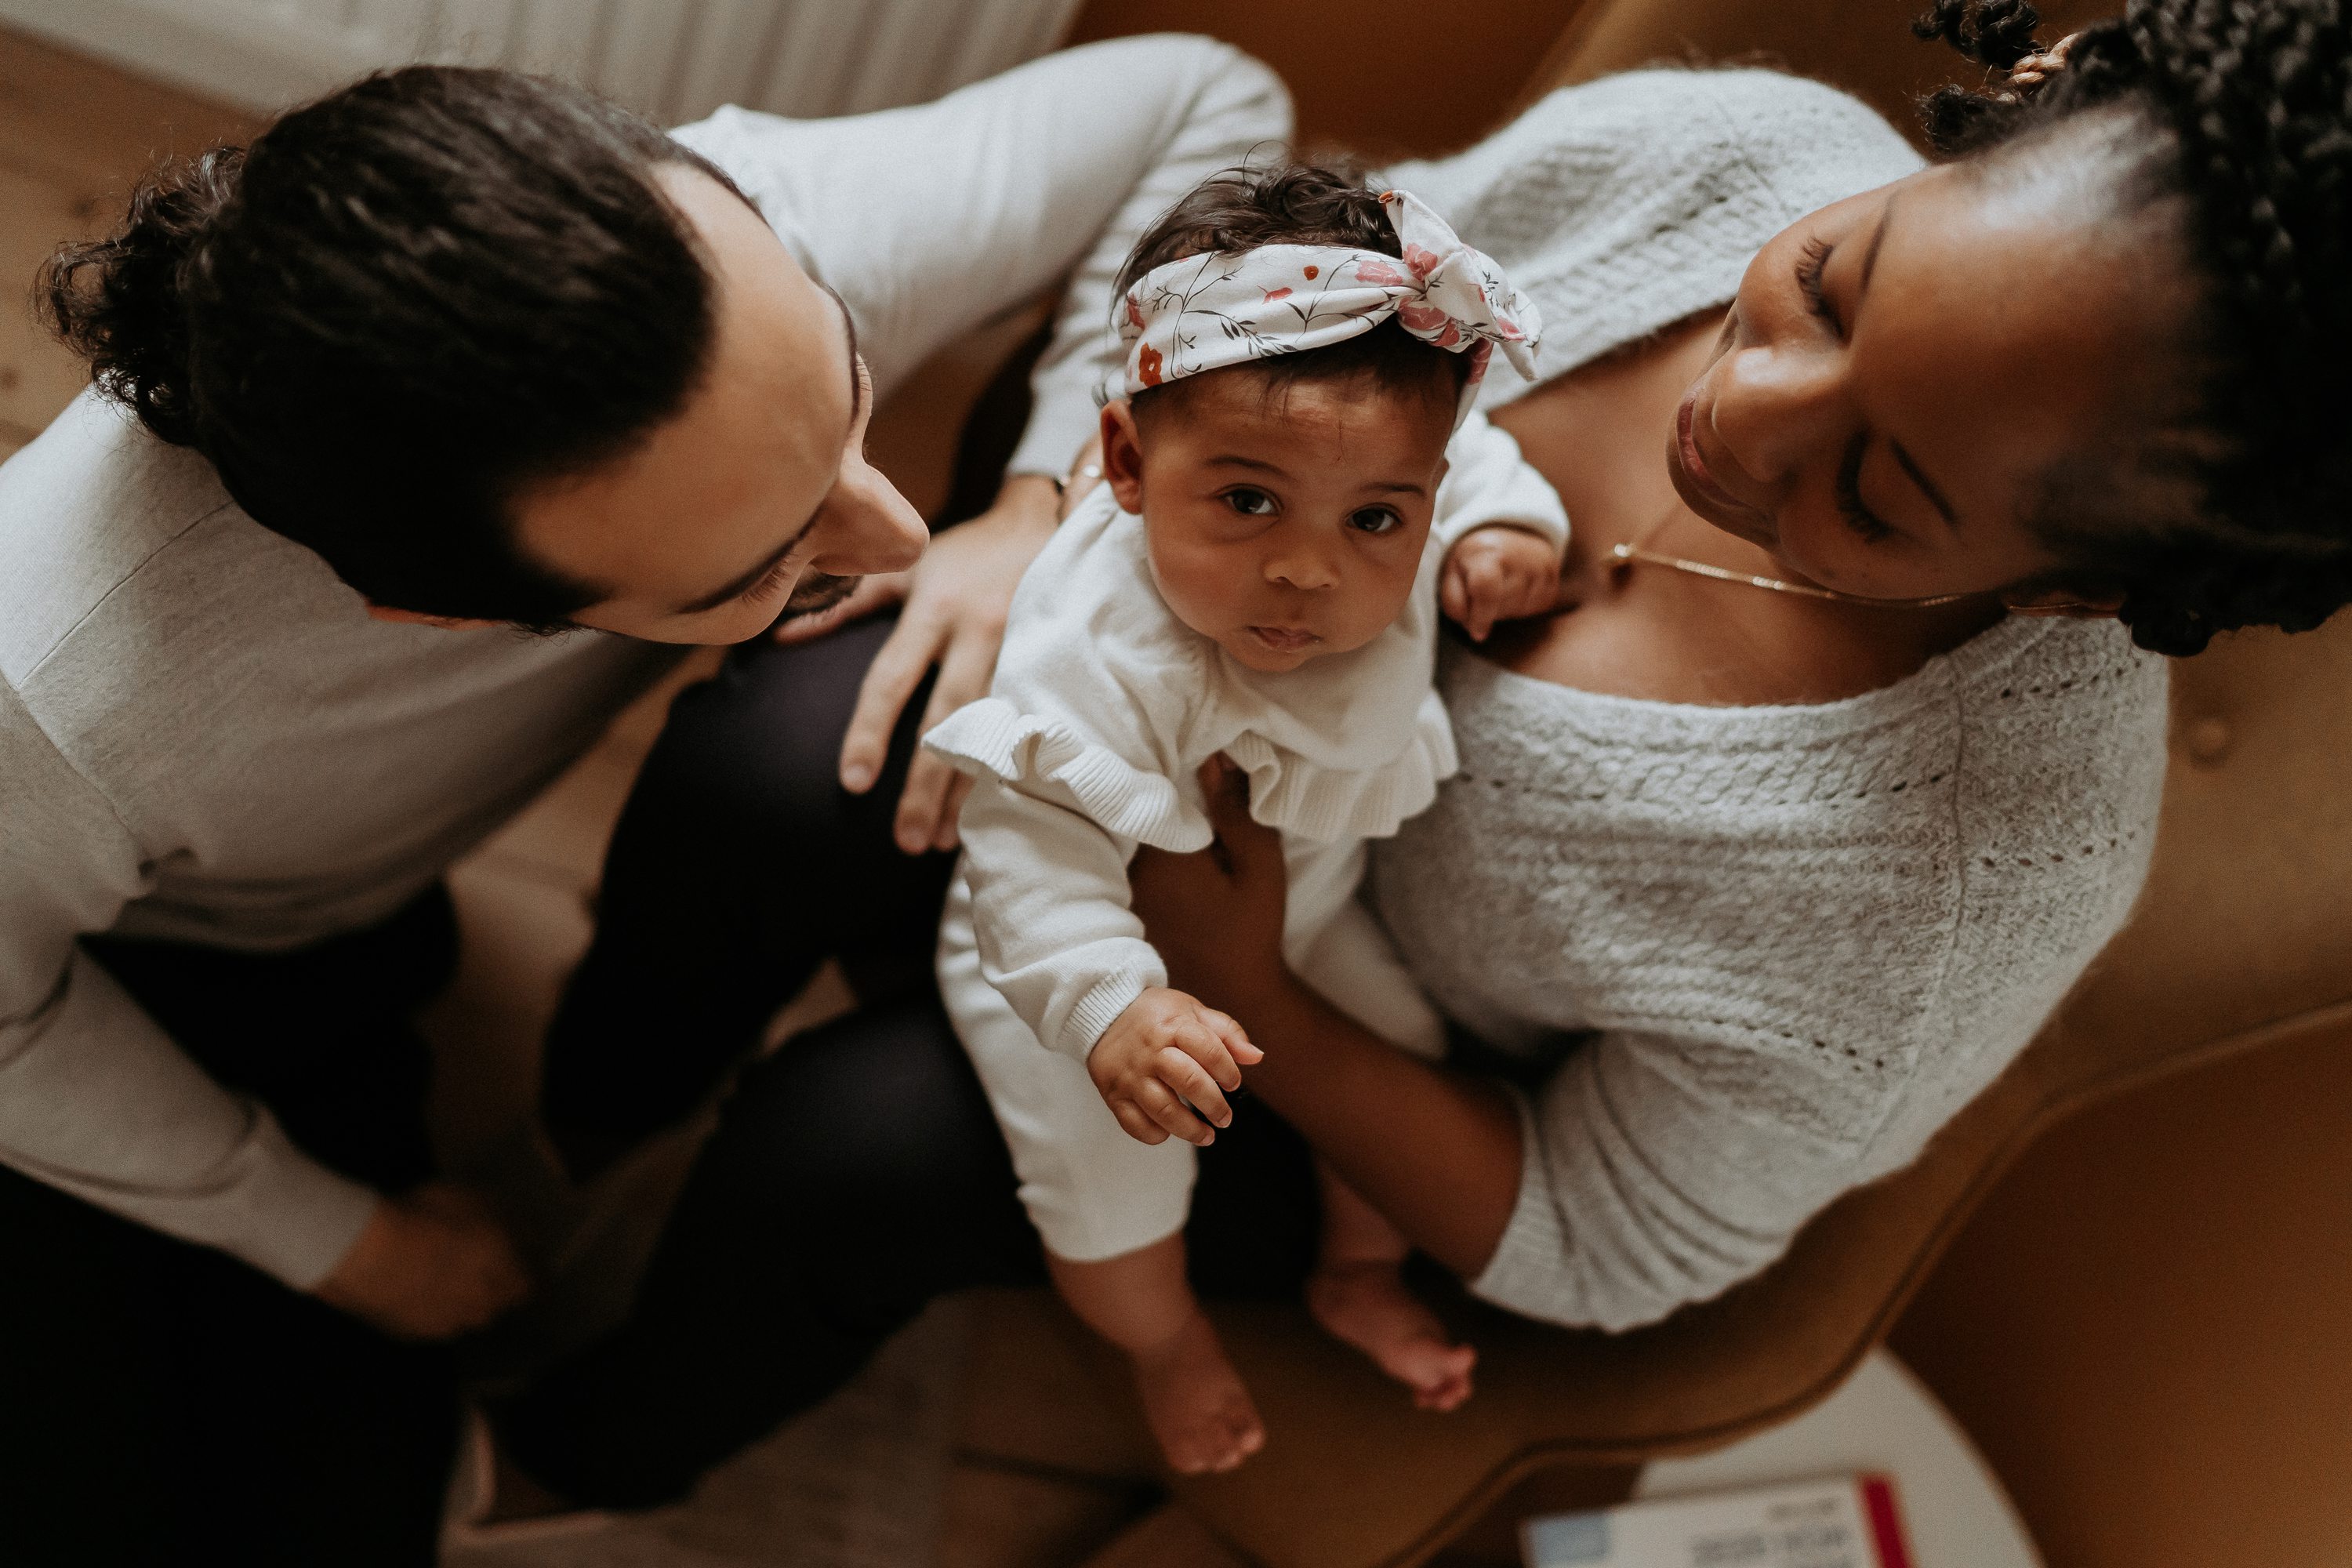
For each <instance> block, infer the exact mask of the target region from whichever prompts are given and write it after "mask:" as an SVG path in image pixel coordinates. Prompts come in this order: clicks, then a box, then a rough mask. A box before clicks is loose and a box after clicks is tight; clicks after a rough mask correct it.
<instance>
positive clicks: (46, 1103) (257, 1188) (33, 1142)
mask: <svg viewBox="0 0 2352 1568" xmlns="http://www.w3.org/2000/svg"><path fill="white" fill-rule="evenodd" d="M141 862H142V856H141V852H140V848H139V846H138V844H137V842H136V840H135V839H134V838H133V837H132V836H131V834H130V833H129V832H128V831H127V830H126V829H125V828H124V826H122V824H121V821H119V820H118V819H117V818H116V816H115V815H114V813H113V810H112V809H111V807H110V805H108V803H107V801H106V799H105V797H104V796H103V795H101V794H100V792H99V791H98V790H97V789H95V788H93V787H92V786H91V785H90V784H89V781H87V780H86V779H84V778H83V777H82V776H81V775H80V774H79V773H78V772H76V771H75V769H74V768H73V766H72V764H71V763H69V762H68V760H67V759H66V758H65V757H64V756H62V755H60V754H59V753H58V751H57V749H56V748H55V747H54V746H53V745H52V744H51V743H50V742H49V739H48V737H47V735H46V734H45V733H44V732H43V731H42V730H41V729H40V727H39V725H38V724H37V723H36V722H35V721H34V720H33V717H32V715H30V714H29V713H27V712H26V710H25V707H24V705H23V703H22V702H21V701H19V700H18V699H17V697H16V692H15V691H14V690H12V689H10V688H9V687H8V686H7V685H6V684H5V682H0V1164H5V1165H8V1166H10V1167H13V1168H14V1169H16V1170H17V1171H19V1172H21V1173H24V1174H26V1175H27V1176H30V1177H32V1178H33V1179H34V1180H36V1181H39V1182H44V1183H47V1184H49V1185H51V1186H54V1187H57V1188H59V1189H61V1190H62V1191H65V1192H68V1193H70V1194H73V1195H74V1196H76V1197H78V1198H80V1199H82V1200H84V1201H85V1202H87V1203H89V1204H92V1205H96V1206H97V1207H99V1208H102V1209H105V1210H108V1211H109V1212H110V1213H113V1214H118V1215H122V1216H123V1217H124V1218H126V1219H131V1220H135V1221H137V1222H139V1223H140V1224H142V1225H145V1226H152V1228H154V1229H156V1230H159V1231H162V1232H163V1233H164V1234H166V1235H169V1236H174V1237H179V1238H181V1239H182V1240H184V1241H192V1242H195V1243H198V1244H200V1245H203V1246H206V1247H218V1248H220V1249H221V1250H223V1251H225V1252H227V1253H229V1254H231V1255H232V1256H235V1257H236V1258H243V1259H244V1260H245V1261H246V1262H247V1263H250V1264H252V1265H253V1266H254V1267H255V1268H259V1269H261V1270H263V1271H264V1272H266V1273H268V1274H271V1275H274V1276H275V1277H277V1278H278V1279H280V1280H282V1281H284V1282H285V1283H286V1284H288V1285H289V1286H291V1287H293V1288H294V1289H298V1290H308V1291H310V1292H312V1293H314V1294H316V1295H318V1296H319V1297H320V1299H322V1300H327V1301H329V1302H331V1303H332V1304H333V1305H335V1306H338V1307H341V1308H342V1309H344V1310H347V1311H350V1312H353V1313H355V1314H357V1315H359V1316H361V1317H362V1318H365V1319H367V1320H368V1321H371V1322H373V1323H374V1324H376V1325H377V1326H378V1327H379V1328H382V1329H384V1330H385V1331H389V1332H392V1333H395V1334H402V1335H408V1336H414V1337H422V1338H437V1337H440V1336H443V1335H446V1334H450V1333H456V1332H459V1331H464V1330H467V1329H470V1328H476V1327H479V1326H480V1325H481V1324H482V1323H484V1322H487V1321H488V1320H489V1319H490V1318H491V1317H493V1316H495V1315H496V1314H497V1313H498V1312H499V1311H500V1310H504V1309H505V1308H506V1307H508V1306H509V1305H511V1304H512V1303H513V1302H514V1301H515V1300H518V1299H519V1298H520V1296H521V1295H522V1293H523V1292H524V1290H525V1289H526V1281H525V1280H524V1278H523V1275H522V1272H521V1268H520V1264H519V1263H518V1261H517V1260H516V1258H515V1256H514V1252H513V1248H512V1247H511V1245H510V1244H509V1242H508V1240H507V1238H506V1236H505V1233H504V1232H503V1230H502V1229H501V1228H500V1227H499V1225H498V1223H497V1222H496V1220H495V1219H494V1218H492V1217H491V1215H489V1214H488V1211H487V1210H486V1209H485V1208H484V1207H483V1206H482V1205H481V1204H480V1202H479V1200H478V1199H476V1198H474V1197H472V1196H471V1194H466V1193H463V1192H460V1191H458V1190H457V1189H455V1188H451V1187H447V1186H444V1185H439V1184H434V1185H428V1186H427V1187H425V1188H424V1189H421V1190H419V1191H418V1192H416V1193H414V1194H405V1195H404V1196H403V1197H401V1198H398V1199H392V1200H387V1199H383V1198H380V1197H379V1196H378V1195H377V1194H375V1193H373V1192H371V1191H370V1190H369V1189H368V1188H366V1187H365V1186H362V1185H361V1184H358V1183H356V1182H352V1181H351V1180H348V1179H347V1178H345V1177H343V1176H341V1175H338V1174H337V1173H334V1172H332V1171H330V1170H328V1169H327V1168H326V1167H325V1166H323V1165H321V1164H320V1163H318V1162H317V1161H315V1160H312V1159H311V1158H310V1156H308V1155H307V1154H304V1153H303V1152H301V1151H300V1150H299V1149H297V1148H296V1147H295V1146H294V1145H293V1143H292V1142H291V1141H290V1140H289V1139H288V1137H287V1136H286V1133H285V1131H284V1130H283V1129H281V1128H280V1127H279V1126H278V1121H277V1119H276V1118H275V1117H273V1116H272V1115H270V1113H269V1111H268V1109H267V1108H265V1107H263V1106H261V1105H259V1104H257V1103H256V1102H255V1101H253V1100H248V1099H246V1098H243V1097H240V1096H237V1095H233V1094H231V1093H229V1092H228V1091H227V1090H226V1089H223V1088H222V1087H221V1086H220V1085H219V1084H217V1083H215V1082H214V1081H213V1080H212V1079H211V1078H209V1077H207V1076H206V1075H205V1072H204V1070H203V1069H202V1068H199V1067H198V1066H197V1065H196V1064H195V1063H194V1061H192V1060H190V1059H189V1058H188V1057H187V1055H186V1054H185V1053H184V1052H183V1051H182V1050H181V1049H180V1048H179V1047H178V1046H177V1045H176V1044H174V1043H173V1040H172V1038H171V1037H169V1036H168V1035H166V1034H165V1033H164V1032H163V1029H162V1028H161V1027H160V1026H157V1024H156V1023H155V1021H154V1020H153V1019H152V1018H151V1017H149V1016H148V1015H147V1013H146V1012H145V1010H144V1009H142V1007H141V1006H140V1005H139V1004H138V1002H137V1001H136V1000H134V999H133V998H132V997H131V995H130V994H129V993H127V992H126V991H124V990H123V988H122V987H121V985H120V984H117V983H116V981H115V979H114V977H113V976H112V975H111V974H110V973H107V971H106V970H105V969H104V968H103V967H102V966H100V964H99V963H96V962H95V961H94V960H92V959H91V958H90V957H89V955H88V954H87V953H86V952H83V951H82V950H81V949H80V947H79V945H78V943H77V942H76V938H77V937H78V935H79V933H80V932H82V931H103V930H105V929H107V928H108V927H109V926H110V925H112V924H113V922H114V920H115V917H116V915H117V914H118V913H119V912H120V910H121V908H122V906H123V904H124V903H125V902H127V901H128V900H131V898H134V897H136V896H137V895H138V893H139V892H140V891H141V890H142V889H141V882H142V876H141ZM320 1045H321V1048H324V1049H331V1048H332V1047H333V1042H332V1041H321V1042H320Z"/></svg>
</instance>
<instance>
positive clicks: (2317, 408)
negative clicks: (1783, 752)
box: [1916, 0, 2352, 654]
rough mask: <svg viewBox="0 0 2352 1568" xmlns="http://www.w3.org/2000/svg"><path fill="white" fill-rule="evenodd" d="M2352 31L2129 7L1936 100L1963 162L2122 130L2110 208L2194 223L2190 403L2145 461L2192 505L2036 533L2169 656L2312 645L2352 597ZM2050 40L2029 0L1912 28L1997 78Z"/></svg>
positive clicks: (2324, 23) (2199, 0)
mask: <svg viewBox="0 0 2352 1568" xmlns="http://www.w3.org/2000/svg"><path fill="white" fill-rule="evenodd" d="M2346 13H2347V6H2346V4H2345V0H2128V4H2126V6H2125V8H2124V13H2123V15H2122V16H2120V17H2116V18H2114V19H2112V20H2108V21H2103V22H2098V23H2095V24H2093V25H2092V26H2088V27H2085V28H2084V29H2083V30H2082V31H2081V32H2080V33H2077V34H2075V35H2074V37H2073V39H2072V41H2071V43H2070V45H2069V47H2068V49H2067V53H2066V57H2065V61H2064V64H2063V68H2056V69H2051V70H2047V71H2044V72H2037V71H2036V70H2035V69H2032V68H2028V69H2025V70H2021V71H2020V72H2019V73H2018V77H2017V78H2015V79H2011V81H2010V82H2009V83H2008V84H2007V86H2006V88H2005V89H2001V90H1991V89H1964V88H1958V87H1947V88H1944V89H1940V90H1938V91H1937V92H1935V93H1934V94H1932V95H1930V96H1929V97H1928V98H1927V99H1926V100H1924V102H1923V109H1924V111H1925V117H1926V121H1927V133H1928V137H1929V139H1930V141H1931V142H1933V143H1934V144H1935V145H1936V147H1937V149H1938V150H1939V151H1941V152H1943V153H1948V154H1951V155H1955V156H1965V157H1974V156H1980V155H1984V154H1986V153H1994V155H1995V156H1998V155H1999V153H1997V152H1995V150H1997V149H2006V148H2016V147H2022V146H2026V145H2030V144H2031V142H2032V141H2033V140H2034V139H2036V138H2039V137H2042V136H2054V135H2058V134H2062V133H2063V132H2064V130H2065V129H2067V128H2071V127H2073V126H2075V125H2079V124H2083V123H2086V122H2088V121H2089V120H2090V117H2092V116H2096V115H2100V114H2103V113H2104V114H2108V115H2117V116H2121V115H2128V116H2131V117H2132V118H2133V121H2136V123H2132V124H2130V125H2129V126H2128V132H2127V134H2126V135H2124V136H2121V137H2117V138H2114V139H2113V143H2114V145H2116V146H2118V147H2120V148H2121V149H2123V152H2122V154H2121V155H2122V156H2123V157H2124V158H2125V159H2126V164H2127V167H2126V170H2125V171H2124V174H2123V177H2122V179H2121V181H2120V183H2119V185H2118V189H2117V192H2116V200H2117V204H2118V205H2119V206H2120V207H2122V208H2124V209H2126V210H2127V211H2144V210H2147V208H2148V207H2150V206H2153V205H2157V204H2158V203H2167V202H2169V203H2174V204H2176V205H2178V206H2179V209H2180V211H2181V213H2182V215H2183V219H2184V226H2185V229H2186V233H2185V236H2184V237H2185V240H2186V243H2187V247H2188V252H2189V254H2188V256H2187V258H2186V260H2187V263H2188V268H2189V277H2190V280H2191V282H2192V284H2193V285H2194V289H2195V293H2196V296H2197V304H2196V306H2195V310H2194V314H2195V318H2196V319H2195V320H2193V321H2192V322H2191V323H2190V336H2191V341H2190V342H2189V343H2188V344H2186V345H2184V347H2185V348H2186V349H2187V351H2188V352H2187V353H2186V355H2185V358H2186V359H2187V361H2188V362H2189V363H2190V364H2191V365H2193V366H2194V367H2195V369H2194V379H2195V381H2196V383H2197V384H2196V385H2195V386H2194V387H2193V389H2192V397H2193V402H2192V403H2191V405H2190V406H2189V411H2188V415H2187V419H2186V429H2185V431H2176V432H2174V433H2173V435H2172V437H2171V438H2168V439H2166V440H2163V441H2151V442H2150V443H2149V450H2148V451H2146V452H2143V453H2142V454H2140V458H2141V459H2142V466H2143V468H2153V469H2156V470H2159V471H2163V470H2169V472H2170V473H2171V474H2172V475H2174V476H2176V477H2178V478H2179V479H2185V480H2186V481H2187V483H2186V485H2185V486H2184V487H2182V488H2183V489H2185V490H2186V492H2187V494H2188V495H2189V497H2190V498H2191V499H2190V500H2189V503H2188V504H2186V505H2181V506H2177V507H2165V506H2157V507H2155V508H2153V510H2154V511H2155V512H2156V513H2157V515H2153V516H2149V515H2141V516H2139V517H2137V518H2130V517H2125V518H2118V519H2111V520H2109V521H2105V522H2102V523H2100V524H2098V525H2096V526H2088V525H2086V524H2085V523H2084V522H2083V521H2081V519H2080V517H2079V516H2078V515H2074V514H2073V512H2072V509H2070V508H2069V507H2068V506H2066V505H2065V504H2063V502H2061V501H2060V500H2059V498H2057V497H2056V496H2054V495H2053V498H2051V500H2052V503H2053V504H2049V505H2045V506H2044V508H2043V509H2042V510H2043V512H2044V514H2045V518H2044V521H2042V524H2041V525H2040V526H2041V529H2042V532H2043V533H2044V535H2045V536H2046V537H2047V538H2048V539H2049V540H2050V541H2051V542H2053V544H2054V545H2056V546H2057V548H2058V549H2059V550H2060V552H2061V553H2062V555H2063V556H2064V557H2065V558H2066V559H2067V560H2068V561H2069V562H2070V563H2071V564H2072V566H2073V568H2074V571H2075V572H2076V573H2078V574H2079V575H2080V578H2081V580H2082V581H2083V582H2084V583H2086V584H2102V585H2104V586H2105V587H2106V588H2107V589H2109V590H2110V591H2120V592H2121V594H2122V595H2123V603H2122V612H2121V613H2122V618H2123V620H2124V621H2125V623H2126V625H2128V626H2130V627H2131V631H2132V636H2133V637H2134V638H2135V639H2136V640H2137V642H2138V643H2139V644H2140V646H2142V647H2147V648H2152V649H2154V650H2156V651H2158V652H2159V653H2168V654H2193V653H2196V652H2199V651H2200V650H2201V649H2202V648H2203V647H2205V645H2206V643H2207V642H2208V641H2209V640H2210V638H2211V637H2212V636H2213V635H2214V634H2215V633H2216V632H2221V631H2228V630H2231V629H2232V628H2235V627H2239V626H2281V627H2284V628H2285V629H2286V630H2288V631H2304V630H2307V629H2309V628H2311V627H2313V626H2318V625H2319V624H2320V623H2321V622H2322V621H2324V620H2326V618H2327V617H2328V616H2329V615H2331V614H2332V613H2333V612H2334V611H2335V610H2336V609H2337V608H2338V607H2339V606H2341V605H2344V604H2345V603H2346V602H2347V600H2352V410H2348V408H2347V383H2348V382H2352V21H2347V14H2346ZM2040 21H2041V18H2040V16H2038V15H2037V14H2036V13H2035V11H2034V8H2033V7H2032V5H2028V4H2026V3H2025V0H1939V3H1938V4H1937V5H1935V7H1934V8H1933V9H1932V10H1931V11H1929V12H1928V13H1927V15H1926V16H1923V17H1921V18H1920V19H1919V21H1918V22H1917V24H1916V31H1917V32H1918V34H1919V35H1920V37H1924V38H1929V39H1941V40H1943V41H1945V42H1947V43H1949V44H1951V45H1953V46H1954V47H1957V48H1958V49H1959V50H1960V51H1961V52H1962V53H1964V54H1966V55H1967V56H1968V57H1969V58H1971V59H1973V60H1976V61H1979V63H1981V64H1983V65H1986V66H1989V67H1991V68H1995V69H1998V70H2000V71H2004V72H2006V71H2009V70H2010V69H2011V68H2013V67H2017V66H2019V65H2020V64H2021V62H2026V63H2027V64H2028V65H2029V67H2031V66H2032V65H2033V64H2034V63H2035V62H2032V61H2031V60H2029V57H2032V56H2034V55H2035V54H2036V53H2037V52H2039V51H2041V50H2042V49H2044V48H2046V47H2049V45H2050V44H2051V43H2054V42H2055V40H2049V41H2045V42H2039V43H2038V42H2037V41H2036V39H2035V37H2034V32H2035V29H2036V28H2037V26H2039V25H2040ZM2037 74H2039V75H2040V80H2039V81H2035V80H2033V77H2035V76H2036V75H2037ZM2159 447H2161V448H2162V449H2161V450H2158V448H2159ZM2070 488H2071V489H2078V490H2080V489H2085V488H2086V487H2081V486H2075V487H2070ZM2124 493H2126V495H2128V494H2129V493H2131V492H2130V489H2129V487H2126V489H2125V491H2124ZM2076 499H2078V500H2081V499H2084V498H2083V497H2081V496H2078V497H2077V498H2076ZM2091 510H2098V509H2097V508H2095V507H2093V508H2092V509H2091Z"/></svg>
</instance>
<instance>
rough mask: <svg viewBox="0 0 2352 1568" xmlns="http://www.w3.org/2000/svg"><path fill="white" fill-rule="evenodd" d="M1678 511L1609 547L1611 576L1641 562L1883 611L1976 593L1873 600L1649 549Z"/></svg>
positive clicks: (1923, 607) (1970, 596) (1947, 601)
mask: <svg viewBox="0 0 2352 1568" xmlns="http://www.w3.org/2000/svg"><path fill="white" fill-rule="evenodd" d="M1674 517H1675V509H1669V510H1666V511H1665V512H1664V513H1662V514H1660V516H1659V518H1658V521H1655V522H1654V523H1652V524H1651V525H1650V531H1648V532H1647V533H1645V534H1643V536H1642V539H1641V542H1639V543H1628V544H1612V545H1611V546H1610V547H1609V559H1610V565H1609V571H1610V574H1611V575H1612V576H1615V577H1619V578H1621V579H1622V577H1623V576H1624V574H1626V573H1628V572H1630V571H1631V570H1632V569H1633V565H1634V563H1636V562H1639V563H1643V564H1644V565H1650V566H1666V567H1671V568H1673V569H1674V570H1675V571H1676V572H1687V573H1689V574H1691V575H1692V576H1694V577H1708V578H1712V579H1714V580H1715V581H1716V582H1717V583H1738V584H1741V585H1743V586H1745V587H1749V588H1764V589H1768V590H1769V591H1770V592H1772V593H1775V594H1796V595H1801V596H1802V597H1804V598H1808V599H1827V600H1829V601H1830V602H1832V604H1839V605H1871V606H1872V607H1874V608H1875V609H1881V610H1926V609H1932V608H1934V607H1935V606H1936V605H1956V604H1958V603H1959V602H1960V601H1961V600H1962V599H1973V598H1975V597H1976V596H1977V595H1974V594H1937V595H1932V596H1930V597H1928V598H1925V599H1872V598H1866V597H1864V595H1860V594H1841V593H1839V592H1838V591H1837V590H1836V589H1835V588H1817V587H1815V586H1813V585H1812V584H1810V583H1784V582H1782V581H1781V580H1780V578H1778V577H1759V576H1757V575H1756V574H1754V573H1752V572H1734V571H1732V570H1731V569H1730V568H1728V567H1725V566H1710V565H1708V564H1707V563H1706V562H1704V561H1692V560H1688V559H1685V557H1683V556H1680V555H1664V554H1661V553H1659V552H1657V551H1654V550H1652V549H1650V548H1649V543H1650V541H1651V540H1653V539H1655V538H1656V537H1657V536H1658V535H1659V534H1661V533H1663V532H1664V531H1665V527H1666V524H1667V523H1669V522H1672V521H1674Z"/></svg>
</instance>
